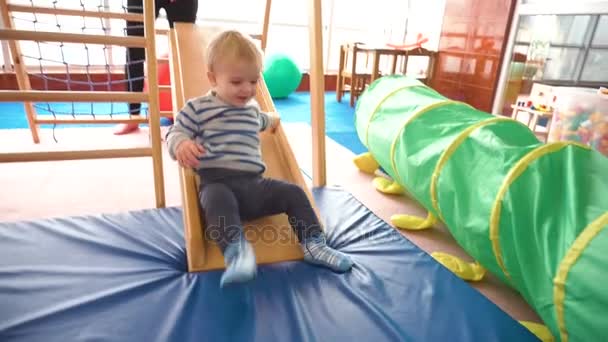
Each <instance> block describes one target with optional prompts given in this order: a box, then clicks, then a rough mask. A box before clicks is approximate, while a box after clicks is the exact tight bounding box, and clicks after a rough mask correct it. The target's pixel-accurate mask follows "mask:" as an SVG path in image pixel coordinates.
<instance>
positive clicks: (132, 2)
mask: <svg viewBox="0 0 608 342" xmlns="http://www.w3.org/2000/svg"><path fill="white" fill-rule="evenodd" d="M155 4H156V5H155V7H156V8H155V18H158V14H159V12H160V10H161V8H164V9H165V12H166V13H167V19H168V21H169V27H170V28H173V23H175V22H186V23H194V22H195V20H196V11H197V10H198V0H156V1H155ZM127 12H129V13H143V1H142V0H128V1H127ZM127 35H128V36H140V37H143V36H144V27H143V23H142V22H136V21H127ZM145 58H146V52H145V50H144V49H143V48H127V63H126V65H125V76H126V77H127V79H128V82H127V89H128V91H133V92H141V91H143V89H144V79H143V77H144V63H143V61H144V59H145ZM140 108H141V104H140V103H129V113H131V114H134V115H137V114H139V111H140Z"/></svg>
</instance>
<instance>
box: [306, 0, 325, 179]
mask: <svg viewBox="0 0 608 342" xmlns="http://www.w3.org/2000/svg"><path fill="white" fill-rule="evenodd" d="M309 19H310V21H309V32H310V102H311V106H310V108H311V112H312V113H311V115H312V120H311V124H312V157H313V161H312V174H313V176H312V183H313V186H315V187H320V186H324V185H325V184H326V183H327V175H326V170H325V80H324V75H323V33H322V31H321V28H322V19H323V18H322V16H321V0H310V9H309Z"/></svg>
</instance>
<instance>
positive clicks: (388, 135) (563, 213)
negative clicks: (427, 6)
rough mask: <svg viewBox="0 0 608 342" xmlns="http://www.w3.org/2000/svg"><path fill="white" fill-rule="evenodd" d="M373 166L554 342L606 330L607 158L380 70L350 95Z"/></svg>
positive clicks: (596, 335) (588, 336) (595, 338)
mask: <svg viewBox="0 0 608 342" xmlns="http://www.w3.org/2000/svg"><path fill="white" fill-rule="evenodd" d="M356 128H357V133H358V135H359V138H360V139H361V141H362V142H363V144H364V145H365V146H366V147H367V149H368V151H369V152H370V154H371V155H372V156H373V157H374V159H375V160H376V161H377V162H378V164H379V165H380V166H381V167H382V168H383V169H384V170H385V171H386V172H387V173H388V174H389V175H390V176H391V177H392V178H393V179H394V180H395V181H396V182H397V183H399V185H401V186H402V187H403V188H405V189H406V191H407V192H408V193H409V195H410V196H411V197H413V198H414V199H415V200H416V201H418V202H419V203H420V204H421V205H423V206H424V207H425V208H426V209H427V210H428V211H429V212H430V213H432V214H433V215H434V216H435V217H437V218H439V219H440V220H441V221H443V222H444V223H445V225H446V226H447V227H448V229H449V231H450V232H451V233H452V235H453V236H454V238H455V239H456V241H457V242H458V243H459V244H460V245H461V246H462V247H463V248H464V249H465V250H466V251H467V252H468V253H469V254H470V255H471V256H472V257H474V258H475V259H476V260H477V261H478V262H479V263H480V264H481V265H482V266H484V267H485V268H486V269H488V270H489V271H490V272H492V273H493V274H494V275H496V276H497V277H499V278H500V279H501V280H502V281H503V282H505V283H507V284H509V285H510V286H512V287H513V288H515V289H516V290H517V291H519V292H520V293H521V294H522V296H523V297H524V298H525V299H526V301H527V302H528V303H530V305H531V306H532V307H533V308H534V309H535V310H536V311H537V313H538V314H539V315H540V316H541V317H542V319H543V320H544V322H545V324H546V325H547V326H548V328H549V329H550V330H551V332H552V333H553V335H554V336H555V337H556V338H558V339H559V340H561V341H567V340H570V341H599V340H602V339H603V338H605V336H608V325H606V324H605V322H604V317H606V314H607V313H606V308H608V291H606V290H605V288H604V285H605V284H606V283H608V272H606V269H608V229H604V228H606V227H607V226H608V159H607V158H605V157H604V156H602V155H601V154H600V153H598V152H596V151H593V150H591V149H589V148H588V147H586V146H583V145H580V144H577V143H569V142H556V143H550V144H544V143H541V142H540V141H539V140H538V139H537V138H536V137H535V135H534V134H533V133H532V131H531V130H530V129H529V128H528V127H526V126H525V125H523V124H521V123H519V122H517V121H514V120H512V119H509V118H501V117H496V116H493V115H490V114H488V113H485V112H482V111H479V110H476V109H474V108H472V107H471V106H469V105H467V104H464V103H461V102H457V101H452V100H449V99H447V98H445V97H444V96H442V95H440V94H439V93H437V92H436V91H434V90H433V89H431V88H429V87H427V86H425V85H424V84H422V83H421V82H419V81H417V80H415V79H412V78H408V77H404V76H388V77H383V78H380V79H379V80H376V81H375V82H374V83H373V84H371V85H370V86H369V88H368V89H367V90H366V91H365V92H364V93H363V94H362V95H361V97H360V98H359V100H358V103H357V108H356Z"/></svg>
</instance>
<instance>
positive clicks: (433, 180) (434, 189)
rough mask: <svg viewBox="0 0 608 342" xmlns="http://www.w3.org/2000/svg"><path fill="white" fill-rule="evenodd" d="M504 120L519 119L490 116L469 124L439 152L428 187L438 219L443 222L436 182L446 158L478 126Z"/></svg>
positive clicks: (448, 157)
mask: <svg viewBox="0 0 608 342" xmlns="http://www.w3.org/2000/svg"><path fill="white" fill-rule="evenodd" d="M505 121H512V122H517V123H520V122H519V121H516V120H513V119H510V118H490V119H487V120H483V121H480V122H477V123H475V124H473V125H471V126H469V127H468V128H467V129H465V130H464V131H462V132H461V133H460V134H459V135H458V136H456V138H455V139H454V140H452V142H451V143H450V144H449V145H448V147H447V148H446V149H445V150H444V151H443V153H441V156H440V157H439V160H437V164H436V165H435V170H433V174H432V175H431V187H430V191H431V203H432V204H433V209H435V211H436V212H437V216H438V217H439V219H440V220H441V221H443V222H445V220H444V218H443V215H442V214H441V210H440V209H439V201H438V199H437V182H438V180H439V176H440V174H441V170H443V167H444V166H445V164H446V163H447V161H448V159H450V157H451V156H452V155H453V154H454V152H456V150H458V147H460V145H461V144H462V143H463V142H464V141H465V140H466V138H468V137H469V136H470V135H471V134H472V133H473V132H474V131H475V130H477V129H478V128H481V127H483V126H486V125H490V124H493V123H497V122H505ZM520 124H521V123H520ZM521 125H522V126H524V127H527V126H525V125H524V124H521Z"/></svg>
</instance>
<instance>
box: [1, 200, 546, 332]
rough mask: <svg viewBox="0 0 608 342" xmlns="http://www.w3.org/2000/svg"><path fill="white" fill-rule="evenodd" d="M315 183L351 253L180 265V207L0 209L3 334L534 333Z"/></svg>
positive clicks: (327, 217) (335, 236) (337, 238)
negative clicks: (239, 279) (230, 282)
mask: <svg viewBox="0 0 608 342" xmlns="http://www.w3.org/2000/svg"><path fill="white" fill-rule="evenodd" d="M314 196H315V198H316V201H317V203H318V206H319V208H320V211H321V215H322V217H323V219H324V222H325V224H326V229H327V232H328V240H329V243H330V244H331V245H333V246H334V247H336V248H338V249H339V250H341V251H343V252H345V253H348V254H350V255H351V256H352V258H353V259H354V261H355V262H356V266H355V267H354V269H353V270H352V271H351V272H350V273H346V274H336V273H333V272H331V271H329V270H326V269H322V268H319V267H315V266H311V265H308V264H305V263H303V262H286V263H281V264H273V265H266V266H262V267H260V268H259V272H258V273H259V274H258V277H257V279H256V280H255V281H254V282H252V283H250V284H247V285H244V286H237V287H233V288H230V289H225V290H221V289H220V288H219V286H218V284H219V279H220V275H221V271H212V272H204V273H187V272H186V267H187V266H186V253H185V248H184V236H183V230H182V217H181V210H180V209H179V208H166V209H150V210H142V211H134V212H128V213H121V214H111V215H98V216H83V217H68V218H57V219H46V220H36V221H29V222H8V223H7V222H5V223H0V260H1V263H0V341H5V342H7V341H62V342H63V341H102V340H103V341H279V340H280V341H350V340H353V341H374V342H380V341H536V338H535V337H534V336H533V335H532V334H531V333H529V332H528V331H527V330H526V329H525V328H524V327H523V326H521V325H520V324H518V323H517V322H516V321H514V320H513V319H511V318H510V317H509V316H508V315H507V314H505V313H504V312H503V311H501V310H500V309H499V308H498V307H497V306H495V305H494V304H493V303H491V302H490V301H489V300H487V299H486V298H485V297H483V296H482V295H481V294H479V293H478V292H477V291H476V290H474V289H473V288H472V287H470V286H469V285H468V284H466V283H465V282H463V281H462V280H460V279H458V278H457V277H455V276H454V275H452V274H451V273H450V272H449V271H448V270H446V269H444V268H443V267H442V266H441V265H439V264H438V263H436V262H435V261H434V260H433V259H432V258H431V257H430V256H429V255H428V254H426V253H425V252H423V251H422V250H420V249H419V248H418V247H416V246H415V245H413V244H412V243H411V242H409V241H408V240H407V239H405V238H404V237H403V236H401V235H400V234H399V232H397V231H396V230H394V229H393V228H391V227H390V226H389V225H387V224H386V223H385V222H383V221H382V220H380V219H379V218H378V217H376V216H375V215H374V214H372V213H371V212H370V211H369V210H368V209H366V208H365V207H364V206H363V205H361V203H360V202H358V201H357V200H356V199H355V198H354V197H352V196H351V195H350V194H349V193H347V192H345V191H343V190H341V189H338V188H326V189H323V190H320V189H317V190H315V191H314Z"/></svg>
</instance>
